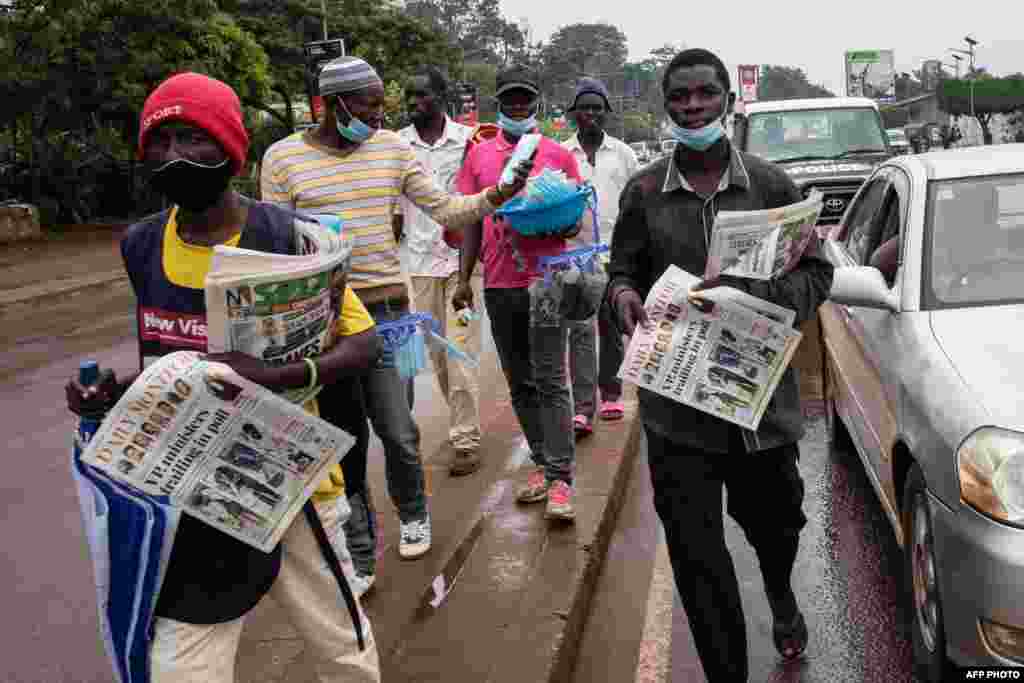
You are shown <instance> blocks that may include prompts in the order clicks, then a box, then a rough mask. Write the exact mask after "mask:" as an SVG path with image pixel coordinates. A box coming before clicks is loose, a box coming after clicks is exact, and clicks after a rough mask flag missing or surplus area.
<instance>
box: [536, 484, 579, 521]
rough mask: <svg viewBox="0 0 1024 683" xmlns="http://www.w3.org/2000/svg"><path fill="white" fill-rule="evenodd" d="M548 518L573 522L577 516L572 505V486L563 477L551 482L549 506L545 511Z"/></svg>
mask: <svg viewBox="0 0 1024 683" xmlns="http://www.w3.org/2000/svg"><path fill="white" fill-rule="evenodd" d="M544 517H546V518H547V519H558V520H563V521H566V522H571V521H572V520H574V519H575V518H576V511H575V510H574V509H573V507H572V486H570V485H569V484H567V483H565V482H564V481H562V480H561V479H559V480H558V481H554V482H551V486H550V487H549V488H548V507H547V510H546V511H545V512H544Z"/></svg>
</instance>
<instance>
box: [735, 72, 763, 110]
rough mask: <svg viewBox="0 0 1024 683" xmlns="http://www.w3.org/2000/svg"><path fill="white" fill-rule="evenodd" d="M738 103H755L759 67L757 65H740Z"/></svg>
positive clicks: (759, 73)
mask: <svg viewBox="0 0 1024 683" xmlns="http://www.w3.org/2000/svg"><path fill="white" fill-rule="evenodd" d="M739 72H740V101H741V102H757V82H758V80H759V77H760V75H761V67H760V66H758V65H757V64H740V65H739Z"/></svg>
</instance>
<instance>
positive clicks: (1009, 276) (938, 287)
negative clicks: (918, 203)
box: [924, 174, 1024, 308]
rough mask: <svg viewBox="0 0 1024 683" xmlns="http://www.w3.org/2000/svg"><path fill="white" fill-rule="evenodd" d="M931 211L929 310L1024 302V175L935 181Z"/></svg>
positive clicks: (926, 287)
mask: <svg viewBox="0 0 1024 683" xmlns="http://www.w3.org/2000/svg"><path fill="white" fill-rule="evenodd" d="M928 206H929V209H930V210H929V212H928V214H929V215H928V230H927V232H926V235H927V239H926V247H925V248H926V252H925V254H926V255H925V264H926V267H925V268H924V276H925V282H924V291H925V299H926V304H928V306H929V307H930V308H944V307H958V306H977V305H985V304H999V303H1019V302H1022V301H1024V174H1017V175H1008V176H991V177H983V178H968V179H963V180H948V181H936V182H932V183H930V185H929V189H928Z"/></svg>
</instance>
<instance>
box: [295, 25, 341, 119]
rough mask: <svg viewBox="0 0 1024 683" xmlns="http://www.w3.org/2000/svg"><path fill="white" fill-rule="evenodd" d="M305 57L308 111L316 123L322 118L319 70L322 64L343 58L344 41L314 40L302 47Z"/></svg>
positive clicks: (337, 39)
mask: <svg viewBox="0 0 1024 683" xmlns="http://www.w3.org/2000/svg"><path fill="white" fill-rule="evenodd" d="M302 53H303V54H304V55H305V56H306V91H307V93H308V94H309V111H310V114H311V115H312V117H313V122H314V123H316V122H318V121H319V120H320V117H321V116H323V112H324V98H322V97H320V82H319V76H320V69H322V68H323V66H324V64H326V63H327V62H329V61H331V60H332V59H337V58H338V57H344V56H345V41H344V40H342V39H341V38H334V39H332V40H314V41H313V42H310V43H306V44H305V45H303V46H302Z"/></svg>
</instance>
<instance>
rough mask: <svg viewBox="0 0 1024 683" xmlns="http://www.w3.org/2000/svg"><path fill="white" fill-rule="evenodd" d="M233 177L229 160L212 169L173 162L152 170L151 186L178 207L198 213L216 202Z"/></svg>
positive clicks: (178, 161) (187, 161)
mask: <svg viewBox="0 0 1024 683" xmlns="http://www.w3.org/2000/svg"><path fill="white" fill-rule="evenodd" d="M233 175H234V171H233V169H232V168H231V160H230V159H225V160H224V161H222V162H221V163H219V164H215V165H213V166H210V165H207V164H199V163H196V162H194V161H189V160H188V159H174V160H173V161H168V162H167V163H165V164H161V165H160V166H157V167H155V168H153V170H152V171H151V172H150V175H149V184H150V185H151V186H152V187H153V189H154V190H156V191H157V192H159V193H160V194H162V195H164V196H165V197H167V199H169V200H170V201H172V202H174V203H175V204H177V205H178V206H180V207H182V208H183V209H186V210H187V211H191V212H193V213H197V212H200V211H205V210H206V209H208V208H210V207H211V206H213V205H214V204H216V203H217V200H218V199H220V197H221V195H222V194H224V190H226V189H227V188H228V184H229V183H230V182H231V178H232V176H233Z"/></svg>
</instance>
